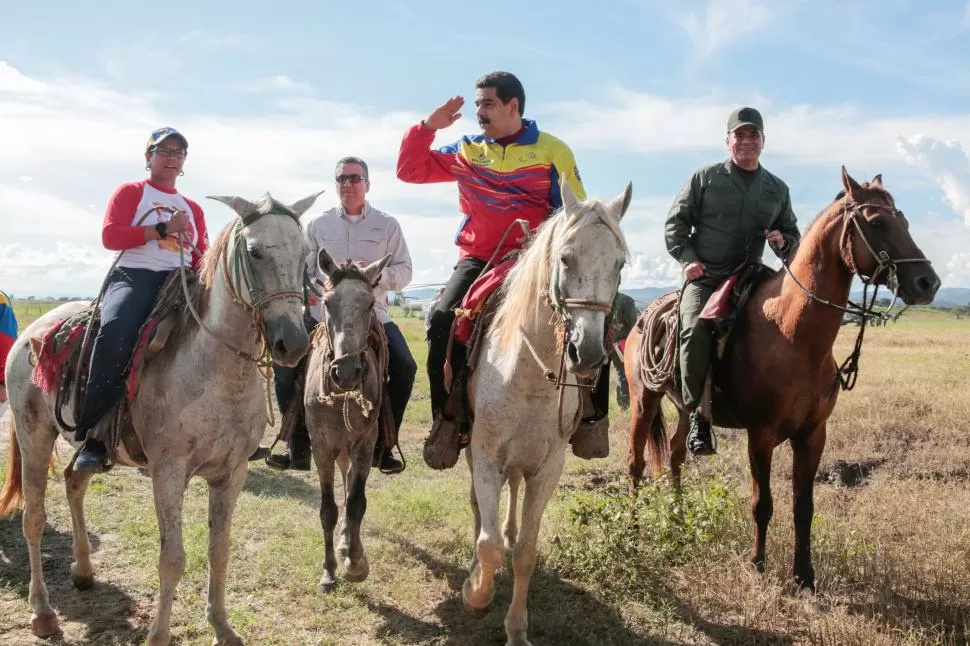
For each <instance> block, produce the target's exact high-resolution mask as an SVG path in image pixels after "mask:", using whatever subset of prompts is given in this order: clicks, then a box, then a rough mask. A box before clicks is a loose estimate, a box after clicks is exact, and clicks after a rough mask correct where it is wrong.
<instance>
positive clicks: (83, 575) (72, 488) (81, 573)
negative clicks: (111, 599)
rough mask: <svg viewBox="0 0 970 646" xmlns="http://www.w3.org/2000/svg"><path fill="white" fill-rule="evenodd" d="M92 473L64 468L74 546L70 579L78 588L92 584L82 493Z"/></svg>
mask: <svg viewBox="0 0 970 646" xmlns="http://www.w3.org/2000/svg"><path fill="white" fill-rule="evenodd" d="M92 475H94V474H92V473H91V472H90V471H82V472H80V473H78V472H76V471H74V469H73V467H70V466H69V467H68V468H67V469H64V488H65V489H66V490H67V504H68V506H69V507H70V508H71V539H72V541H71V542H72V544H73V546H74V562H73V563H71V580H72V581H73V582H74V587H75V588H77V589H78V590H90V589H91V587H92V586H94V567H93V566H92V565H91V543H90V541H89V540H88V528H87V523H86V522H85V520H84V494H85V493H86V492H87V490H88V483H89V482H90V481H91V476H92Z"/></svg>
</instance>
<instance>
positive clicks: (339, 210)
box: [337, 200, 370, 224]
mask: <svg viewBox="0 0 970 646" xmlns="http://www.w3.org/2000/svg"><path fill="white" fill-rule="evenodd" d="M368 209H370V204H368V203H367V201H366V200H365V201H364V208H362V209H361V210H360V213H359V214H357V215H351V214H349V213H347V209H345V208H344V205H343V204H340V205H338V206H337V213H338V214H339V215H340V217H342V218H343V219H345V220H347V221H348V222H351V223H354V224H356V223H357V222H360V221H361V220H364V219H366V218H367V211H368Z"/></svg>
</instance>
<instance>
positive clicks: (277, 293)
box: [210, 193, 320, 366]
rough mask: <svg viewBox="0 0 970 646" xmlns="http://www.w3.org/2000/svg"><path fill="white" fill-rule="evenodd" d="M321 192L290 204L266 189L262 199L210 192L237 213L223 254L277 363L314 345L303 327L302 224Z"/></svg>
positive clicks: (232, 282)
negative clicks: (301, 218) (304, 215)
mask: <svg viewBox="0 0 970 646" xmlns="http://www.w3.org/2000/svg"><path fill="white" fill-rule="evenodd" d="M319 195H320V193H316V194H314V195H310V196H309V197H305V198H303V199H302V200H298V201H297V202H294V203H293V204H290V205H286V204H283V203H282V202H279V201H277V200H276V199H274V198H273V197H272V196H270V194H269V193H266V194H265V195H264V196H263V197H262V199H260V200H259V201H258V202H250V201H249V200H246V199H243V198H241V197H235V196H210V199H213V200H217V201H219V202H222V203H223V204H227V205H228V206H229V207H230V208H232V210H233V211H235V212H236V216H237V220H236V222H235V225H234V228H233V235H231V236H227V237H226V244H227V245H228V248H227V249H226V250H225V253H224V254H222V255H221V257H222V258H223V262H224V263H225V266H224V269H225V271H226V280H227V281H228V282H229V286H230V290H231V291H232V292H233V298H234V299H236V300H238V301H240V302H242V303H243V304H244V305H245V306H246V308H247V309H249V310H250V311H251V313H252V315H253V320H254V322H255V323H256V325H257V327H258V328H261V329H260V332H261V333H262V335H263V340H264V342H265V343H266V346H267V349H268V350H269V353H270V354H271V355H272V358H273V361H274V362H275V363H278V364H280V365H284V366H295V365H296V364H297V363H298V362H299V361H300V359H301V358H303V355H305V354H306V351H307V349H308V348H309V346H310V339H309V337H308V336H307V333H306V329H305V328H304V326H303V282H304V271H305V267H306V254H307V244H306V238H305V236H304V234H303V229H302V227H301V226H300V216H301V215H303V214H304V213H305V212H306V211H307V210H308V209H309V208H310V207H311V206H312V205H313V202H314V201H315V200H316V199H317V197H318V196H319Z"/></svg>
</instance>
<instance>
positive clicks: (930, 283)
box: [916, 276, 936, 294]
mask: <svg viewBox="0 0 970 646" xmlns="http://www.w3.org/2000/svg"><path fill="white" fill-rule="evenodd" d="M935 286H936V281H935V280H934V279H933V278H931V277H930V276H920V277H919V278H917V279H916V288H917V289H918V290H919V291H920V292H921V293H924V294H925V293H926V292H930V291H933V288H934V287H935Z"/></svg>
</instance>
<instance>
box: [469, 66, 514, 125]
mask: <svg viewBox="0 0 970 646" xmlns="http://www.w3.org/2000/svg"><path fill="white" fill-rule="evenodd" d="M487 87H493V88H495V94H496V95H497V96H498V98H499V99H501V100H502V103H508V102H509V101H511V100H512V99H518V100H519V116H520V117H521V116H522V115H524V114H525V88H523V87H522V82H521V81H519V79H517V78H516V77H515V74H512V73H510V72H489V73H488V74H486V75H485V76H483V77H482V78H480V79H478V80H477V81H475V89H477V90H481V89H484V88H487Z"/></svg>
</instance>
